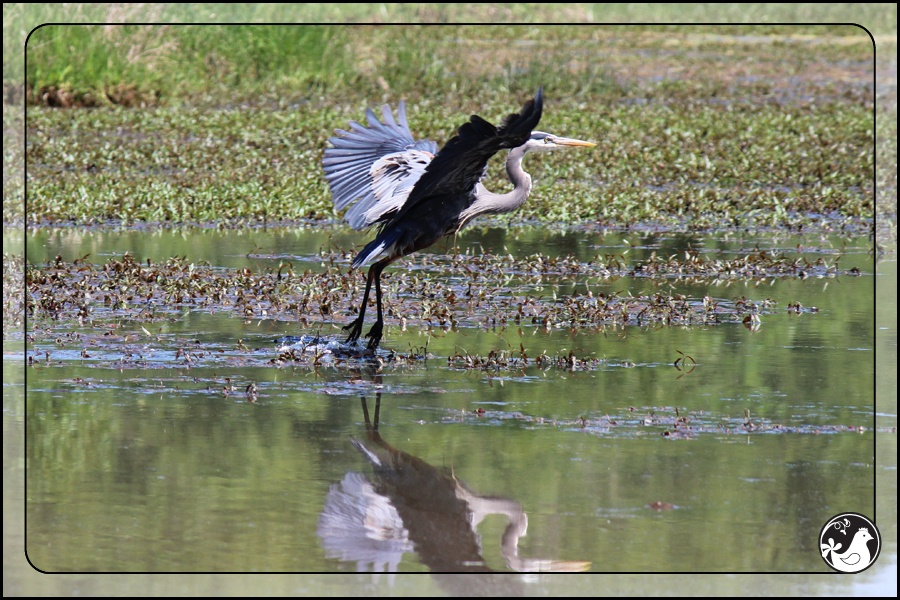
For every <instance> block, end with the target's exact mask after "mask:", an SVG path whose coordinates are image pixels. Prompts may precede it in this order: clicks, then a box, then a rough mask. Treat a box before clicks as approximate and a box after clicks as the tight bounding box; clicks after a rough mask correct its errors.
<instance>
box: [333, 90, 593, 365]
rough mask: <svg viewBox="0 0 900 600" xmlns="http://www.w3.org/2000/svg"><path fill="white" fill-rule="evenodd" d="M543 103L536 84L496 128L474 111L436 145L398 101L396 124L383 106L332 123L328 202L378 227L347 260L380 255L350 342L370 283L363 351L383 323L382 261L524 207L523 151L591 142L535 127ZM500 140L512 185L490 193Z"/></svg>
mask: <svg viewBox="0 0 900 600" xmlns="http://www.w3.org/2000/svg"><path fill="white" fill-rule="evenodd" d="M543 107H544V94H543V87H541V88H540V89H538V91H537V93H536V94H535V95H534V99H532V100H529V101H528V102H526V103H525V106H524V107H523V108H522V110H521V112H519V113H513V114H511V115H509V116H508V117H506V118H505V119H503V123H502V124H501V125H500V127H495V126H494V125H491V124H490V123H488V122H487V121H485V120H484V119H482V118H481V117H479V116H477V115H472V118H471V119H470V120H469V122H468V123H465V124H463V126H462V127H460V128H459V130H458V132H457V135H456V136H455V137H453V138H451V139H450V141H449V142H447V143H446V144H445V145H444V147H443V148H441V150H440V152H438V149H437V144H435V143H434V142H432V141H430V140H427V139H426V140H419V141H418V142H417V141H415V140H414V139H413V137H412V132H411V131H410V130H409V123H408V122H407V120H406V106H405V104H404V103H403V101H401V102H400V106H399V108H398V110H397V116H398V117H399V119H398V120H399V124H398V121H395V120H394V116H393V114H392V113H391V108H390V107H389V106H388V105H384V107H383V108H382V110H381V114H382V118H383V119H384V122H381V121H379V120H378V118H377V117H376V116H375V113H374V112H373V111H372V109H367V110H366V119H367V120H368V122H369V126H368V127H364V126H362V125H360V124H359V123H356V122H355V121H350V129H351V131H344V130H342V129H336V130H335V133H337V134H338V135H339V136H340V137H333V138H330V139H329V140H328V141H329V142H331V145H332V146H333V147H332V148H328V149H326V150H325V159H324V160H323V161H322V164H323V166H324V168H325V178H326V179H327V180H328V185H329V186H330V187H331V194H332V197H333V199H334V204H335V207H336V208H337V209H338V210H340V209H343V208H346V207H347V206H349V205H350V204H353V206H352V207H351V208H350V210H348V211H347V213H346V215H345V216H344V219H345V220H346V221H347V222H348V223H349V224H350V226H351V227H353V229H356V230H360V229H365V228H367V227H370V226H372V225H376V224H377V225H378V227H379V229H378V235H377V236H376V237H375V239H374V240H372V241H371V242H369V243H368V244H366V247H365V248H363V250H362V252H360V253H359V255H358V256H357V257H356V258H355V259H353V263H352V265H351V267H352V268H354V269H358V268H360V267H362V266H364V265H366V264H367V263H369V262H370V261H372V260H375V259H376V258H378V257H379V256H381V255H384V256H383V257H382V258H381V259H380V260H378V261H377V262H375V263H374V264H373V265H372V266H371V267H370V268H369V275H368V277H367V279H366V291H365V293H364V294H363V300H362V304H361V305H360V307H359V316H358V317H357V318H356V319H355V320H354V321H353V322H352V323H350V324H349V325H347V326H346V327H344V331H349V332H350V336H349V337H348V338H347V343H349V342H353V341H356V340H358V339H359V336H360V334H362V328H363V322H364V317H365V314H366V304H367V303H368V301H369V292H370V291H371V288H372V282H373V281H374V282H375V299H376V305H377V307H378V318H377V320H376V321H375V325H373V326H372V329H370V330H369V333H367V334H366V337H367V338H369V344H368V347H369V349H371V350H374V349H375V348H377V347H378V343H379V342H380V341H381V337H382V333H383V330H384V315H383V311H382V303H381V272H382V271H384V268H385V267H387V266H388V265H389V264H391V263H392V262H394V261H395V260H397V259H399V258H402V257H404V256H406V255H407V254H412V253H413V252H417V251H419V250H422V249H423V248H427V247H428V246H431V245H432V244H434V243H435V242H437V241H438V240H439V239H441V238H442V237H443V236H445V235H448V234H451V233H455V232H458V231H459V230H460V229H462V228H463V227H465V226H466V225H467V224H468V223H469V222H470V221H471V220H472V219H474V218H475V217H477V216H479V215H499V214H503V213H508V212H511V211H513V210H515V209H517V208H519V207H520V206H522V204H523V203H524V202H525V199H526V198H528V192H530V191H531V176H530V175H529V174H528V173H526V172H525V171H524V170H523V169H522V158H523V157H524V156H525V155H526V154H527V153H528V152H543V151H547V150H557V149H559V148H567V147H572V146H595V145H596V144H593V143H591V142H583V141H581V140H573V139H569V138H564V137H559V136H556V135H552V134H549V133H543V132H540V131H533V130H534V128H535V127H537V124H538V122H540V120H541V112H542V111H543ZM503 148H511V149H512V150H510V152H509V156H508V157H507V158H506V173H507V175H508V176H509V180H510V181H511V182H512V183H513V185H514V186H515V187H514V189H513V190H512V191H511V192H508V193H506V194H494V193H492V192H489V191H488V190H487V189H486V188H485V187H484V185H482V183H481V179H482V178H483V177H484V175H485V172H486V167H487V163H488V159H490V158H491V157H492V156H493V155H494V154H496V153H497V152H499V151H500V150H501V149H503Z"/></svg>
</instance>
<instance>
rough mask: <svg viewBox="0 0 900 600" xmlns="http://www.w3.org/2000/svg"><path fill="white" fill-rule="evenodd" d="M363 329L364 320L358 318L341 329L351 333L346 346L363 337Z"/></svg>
mask: <svg viewBox="0 0 900 600" xmlns="http://www.w3.org/2000/svg"><path fill="white" fill-rule="evenodd" d="M362 327H363V319H361V318H359V317H357V318H356V319H353V321H352V322H351V323H348V324H347V325H345V326H344V327H341V331H349V332H350V335H349V336H347V341H345V342H344V343H345V344H350V343H352V342H355V341H356V340H358V339H359V336H360V335H362Z"/></svg>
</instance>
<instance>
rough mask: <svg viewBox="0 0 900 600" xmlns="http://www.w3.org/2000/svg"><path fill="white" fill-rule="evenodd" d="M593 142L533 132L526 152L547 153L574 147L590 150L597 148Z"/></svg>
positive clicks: (526, 144)
mask: <svg viewBox="0 0 900 600" xmlns="http://www.w3.org/2000/svg"><path fill="white" fill-rule="evenodd" d="M596 145H597V144H595V143H593V142H585V141H582V140H575V139H572V138H565V137H560V136H558V135H553V134H552V133H544V132H543V131H532V132H531V138H529V140H528V141H527V142H525V146H524V147H525V152H547V151H550V150H560V149H562V148H572V147H574V146H583V147H586V148H590V147H593V146H596Z"/></svg>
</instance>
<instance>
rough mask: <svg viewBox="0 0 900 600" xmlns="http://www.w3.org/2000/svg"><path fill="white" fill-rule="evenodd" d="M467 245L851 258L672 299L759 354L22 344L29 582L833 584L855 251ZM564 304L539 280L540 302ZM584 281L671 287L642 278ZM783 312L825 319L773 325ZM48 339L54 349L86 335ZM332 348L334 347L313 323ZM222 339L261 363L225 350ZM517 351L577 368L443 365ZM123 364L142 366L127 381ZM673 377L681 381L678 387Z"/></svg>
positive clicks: (861, 300)
mask: <svg viewBox="0 0 900 600" xmlns="http://www.w3.org/2000/svg"><path fill="white" fill-rule="evenodd" d="M362 241H363V240H362V239H361V237H360V236H358V235H356V234H349V233H346V232H343V231H335V232H329V231H321V230H310V231H298V230H270V231H263V230H259V231H251V232H246V231H245V232H216V231H200V232H187V233H183V232H177V233H176V232H171V231H162V232H157V233H152V234H148V233H146V232H141V231H135V232H124V233H123V232H110V231H86V230H85V231H80V232H73V231H72V230H71V229H69V230H59V231H41V232H38V233H36V234H34V235H30V236H29V238H28V239H27V242H26V244H27V253H28V259H29V261H30V262H31V263H34V264H40V263H43V262H47V261H50V260H52V258H53V257H55V256H56V255H57V254H62V255H63V257H64V258H65V259H67V260H72V259H73V258H76V257H81V256H84V255H85V254H88V253H90V254H91V260H92V261H93V262H94V264H95V265H97V264H102V263H103V262H105V260H106V259H107V258H108V257H109V256H113V255H116V256H121V255H122V254H123V253H124V252H125V251H129V252H130V253H131V254H132V255H134V256H135V258H136V259H137V260H138V261H139V262H140V261H145V260H146V259H147V258H151V259H153V260H154V261H158V260H162V259H164V258H166V257H167V256H171V255H185V256H187V257H188V258H189V259H190V260H191V261H194V262H200V261H203V260H208V261H210V262H211V263H212V264H213V265H214V266H218V267H225V268H237V267H245V266H246V267H249V268H251V269H257V270H258V269H262V268H265V267H269V266H272V265H275V267H276V268H277V265H278V264H279V261H284V260H290V261H292V262H293V263H294V266H295V269H297V268H298V266H299V267H300V268H299V270H301V271H302V270H303V269H305V268H309V269H311V270H314V269H316V268H317V260H319V259H318V257H317V256H316V255H317V253H318V252H319V251H320V250H322V249H327V248H329V247H331V245H332V244H334V245H336V246H337V247H341V248H351V247H353V246H354V244H359V243H360V242H362ZM798 244H800V247H799V248H798ZM460 247H461V248H470V249H472V251H475V252H480V251H481V249H482V248H484V249H486V250H491V251H493V252H494V253H495V254H506V253H509V254H512V255H514V256H528V255H531V254H533V253H535V252H541V253H543V254H544V255H550V256H553V255H566V254H572V255H574V257H576V258H577V259H578V260H580V261H587V260H590V259H591V258H592V257H593V256H594V255H597V254H599V255H601V256H603V255H604V254H608V253H618V254H621V255H622V260H624V261H625V262H628V263H633V262H636V261H637V260H641V259H645V258H646V257H647V256H648V255H649V254H650V253H651V252H654V251H655V252H657V254H659V255H662V256H668V255H670V254H673V253H676V252H683V251H684V250H685V249H687V248H688V247H690V248H694V249H697V250H700V251H701V252H703V251H712V250H722V251H723V254H722V256H724V257H725V258H733V257H734V256H740V255H742V254H746V253H748V252H750V251H752V250H754V249H755V248H757V247H759V248H763V249H767V250H773V251H784V252H785V253H786V254H789V255H791V253H793V254H792V255H798V256H799V255H800V254H801V252H802V255H803V256H805V257H806V258H807V259H808V260H810V261H814V260H815V259H816V258H817V257H823V258H824V259H825V260H827V261H829V262H832V261H833V260H834V257H835V255H836V254H837V253H840V254H841V255H842V258H841V262H840V266H841V268H842V269H850V268H851V267H856V268H858V269H859V270H860V271H861V272H862V275H861V276H858V277H853V276H841V277H838V278H822V279H816V278H808V279H805V280H801V279H799V278H778V277H776V278H767V279H765V280H763V281H761V282H760V281H749V282H744V281H736V282H732V283H731V284H730V285H728V286H725V285H718V286H716V285H713V284H711V283H710V282H708V281H705V282H697V283H691V282H688V283H684V282H679V283H673V287H672V288H669V287H668V286H665V292H666V293H669V294H672V293H680V294H684V295H686V296H687V297H688V298H691V299H695V300H696V299H702V298H703V297H704V296H706V295H709V296H712V297H713V298H716V299H721V300H722V301H730V300H731V299H733V298H734V297H741V296H744V297H746V298H748V299H751V300H754V301H762V300H764V299H767V298H768V299H771V300H773V301H775V302H777V304H776V305H774V308H773V309H772V310H771V311H770V312H768V313H767V314H763V315H762V316H761V324H760V327H759V328H758V329H757V330H751V329H749V328H747V327H745V326H743V325H742V324H741V323H724V324H720V325H717V326H704V327H693V328H681V327H663V326H652V327H637V326H627V327H625V328H624V329H618V330H609V331H607V332H605V333H584V332H580V333H579V332H576V333H575V334H574V335H573V333H572V332H570V331H569V330H553V329H551V330H550V331H546V330H543V329H540V328H538V327H537V326H534V325H531V324H528V325H525V324H523V325H522V326H521V327H508V328H493V329H491V328H475V327H463V328H461V329H460V330H459V331H455V332H454V331H451V332H449V333H446V334H445V333H443V332H440V331H439V330H438V331H437V332H432V333H431V334H427V333H425V332H423V331H422V330H421V329H420V328H417V327H407V329H406V331H401V330H400V328H399V327H398V326H396V324H392V323H390V322H389V328H388V331H387V335H386V339H385V342H384V345H385V346H389V347H391V348H393V349H394V350H396V351H397V352H399V353H410V352H412V351H413V349H416V348H423V347H425V346H426V344H427V351H428V353H429V354H430V357H429V359H428V360H424V361H414V362H410V363H408V364H403V365H398V366H392V365H386V366H384V367H383V368H382V369H381V370H380V372H379V371H378V370H377V369H376V368H374V367H371V366H367V365H365V364H363V363H359V364H358V365H354V366H353V367H352V368H345V367H341V368H335V367H333V366H329V365H324V366H321V367H319V368H307V367H301V366H297V365H293V366H292V365H290V364H288V365H284V366H273V365H271V364H269V363H268V361H269V360H270V359H272V358H274V357H275V355H276V350H275V347H276V345H275V344H274V343H273V340H274V339H275V338H277V337H280V336H283V335H300V334H312V333H316V332H317V331H314V330H300V329H299V326H298V325H297V324H296V323H290V322H281V321H258V320H255V321H252V322H242V321H241V320H240V319H239V318H236V317H234V316H233V315H229V314H228V313H226V312H220V313H216V314H209V313H208V312H205V311H188V310H185V311H183V312H182V315H181V317H180V318H178V319H175V320H173V321H170V322H167V323H165V324H164V328H163V329H162V330H161V334H160V335H159V336H156V337H148V336H146V335H140V332H141V328H142V324H141V323H137V322H124V323H120V324H119V325H120V327H119V330H118V333H120V334H123V335H124V334H127V333H128V332H134V333H136V334H138V335H136V336H135V339H136V341H134V342H133V343H130V344H109V345H107V346H104V345H102V344H101V345H99V346H97V347H92V348H91V351H90V352H89V356H88V357H84V356H82V355H81V353H80V347H79V345H78V344H77V343H74V342H70V341H65V340H62V341H61V342H60V343H50V342H40V343H28V344H25V345H24V349H25V351H26V353H27V354H28V355H30V356H34V357H38V359H39V360H38V364H37V365H34V366H31V367H29V368H28V369H27V370H26V377H27V383H26V384H25V386H26V389H27V405H25V406H17V407H16V409H15V410H16V415H18V416H24V419H25V433H26V438H25V458H26V466H27V470H26V473H25V480H26V497H25V500H26V514H25V517H26V528H27V530H26V531H27V537H26V544H27V552H28V557H29V559H30V560H31V562H32V563H33V564H34V565H35V566H37V567H38V568H40V569H42V570H45V571H52V572H64V571H115V572H123V571H129V572H135V571H152V572H157V571H179V572H181V571H196V572H207V571H238V572H245V571H282V572H283V571H290V572H294V571H316V572H330V571H340V572H355V571H358V570H359V571H376V572H377V571H384V570H389V571H394V570H396V571H448V570H453V571H455V570H470V571H482V572H490V571H501V572H509V571H536V570H542V571H548V570H557V571H569V570H584V569H587V570H591V571H603V572H635V571H636V572H709V571H715V572H726V573H727V572H745V573H749V572H810V573H815V572H827V571H828V569H827V567H826V566H825V565H824V563H823V562H822V560H821V558H820V557H819V554H818V551H817V546H818V533H819V530H820V528H821V527H822V525H824V524H825V522H826V521H827V520H828V519H829V518H830V517H832V516H833V515H835V514H837V513H838V512H842V511H856V512H861V513H863V514H866V515H869V516H872V515H874V513H875V486H874V481H875V479H874V478H875V474H876V470H875V452H876V450H875V448H876V442H875V435H873V429H874V428H875V426H876V423H875V417H874V414H875V387H874V385H873V369H874V365H875V347H876V336H875V333H876V328H875V315H874V303H873V298H874V295H875V279H876V276H875V272H876V267H875V264H874V260H873V258H872V257H871V256H870V255H869V253H868V241H867V240H864V239H860V240H855V241H854V242H853V243H849V244H845V243H844V242H843V241H842V240H840V239H839V238H833V239H831V238H828V237H817V238H814V239H813V238H810V237H796V238H794V237H781V238H777V239H773V238H772V237H771V236H768V237H766V236H759V237H745V238H740V237H736V236H734V235H732V236H723V235H721V234H719V235H712V234H710V235H690V236H687V235H680V234H674V233H672V234H670V233H622V232H611V233H605V234H604V233H586V232H567V233H560V232H548V231H546V230H540V229H523V230H520V231H516V232H513V233H507V232H504V231H503V230H500V229H488V230H485V231H482V232H473V233H471V234H469V235H467V236H465V237H464V238H461V241H460ZM223 250H224V251H223ZM439 252H440V251H439ZM892 272H893V273H894V275H893V277H894V279H893V281H894V282H896V279H895V277H896V272H895V268H892ZM435 276H437V277H439V276H440V274H439V273H438V274H436V275H435ZM580 284H581V282H579V281H572V280H562V279H561V280H558V281H555V280H546V279H545V280H544V282H543V283H542V285H543V287H544V288H545V289H544V290H543V293H545V294H551V293H554V292H555V293H557V294H559V295H560V296H564V295H566V294H571V293H573V290H574V289H575V288H577V286H579V285H580ZM591 285H592V286H593V287H594V289H596V290H606V291H608V292H609V291H619V290H621V291H622V292H623V293H624V292H625V291H630V292H631V293H633V294H635V295H637V294H639V293H647V292H648V291H649V290H653V289H661V288H660V287H659V286H660V284H659V283H658V282H653V281H649V280H647V279H637V278H621V279H619V280H616V281H600V282H597V283H592V284H591ZM654 286H655V287H654ZM894 286H896V283H894ZM894 289H896V287H894ZM529 293H534V292H533V291H529ZM792 302H799V303H801V304H802V305H803V306H804V307H816V308H818V312H805V313H801V314H789V313H788V311H787V309H786V307H787V305H788V304H789V303H792ZM894 318H895V317H894ZM893 323H894V325H893V329H892V332H893V336H894V337H893V340H894V341H893V344H894V346H893V347H894V349H895V348H896V326H895V325H896V321H893ZM32 325H33V324H32ZM38 325H39V326H40V327H41V328H50V329H52V330H53V332H54V333H55V334H57V335H59V336H61V337H64V336H65V335H66V334H67V333H71V332H73V331H79V332H81V333H82V334H89V332H90V330H91V328H90V326H88V325H85V326H80V325H78V324H77V323H73V322H61V321H60V322H51V321H46V320H43V321H41V322H40V323H39V324H38ZM95 325H96V324H95ZM159 327H160V325H158V324H154V325H153V326H152V327H151V330H152V331H153V332H154V334H155V333H156V332H157V330H158V329H159ZM888 329H890V324H889V325H888ZM321 333H323V334H324V335H327V336H334V337H337V335H338V333H339V331H338V330H337V329H336V328H332V327H330V326H329V324H328V323H323V325H322V329H321ZM239 339H240V340H243V342H242V344H243V345H244V346H246V347H247V348H250V349H252V351H238V350H237V349H236V348H237V340H239ZM184 340H199V341H200V343H201V345H202V347H203V348H204V349H205V350H209V351H210V352H209V353H208V354H207V355H206V356H205V357H203V358H202V359H199V360H197V361H196V362H195V363H193V364H194V366H191V367H187V366H185V365H184V360H182V359H180V358H179V356H178V355H177V353H176V348H177V347H180V346H179V344H182V343H183V341H184ZM888 345H890V341H888ZM520 348H525V349H526V351H527V354H528V356H531V357H534V356H537V355H540V354H541V353H546V354H547V355H549V356H557V355H559V356H565V355H567V354H568V352H570V351H573V350H574V351H576V352H577V355H578V356H581V357H590V358H592V359H594V362H593V363H591V365H590V366H589V367H585V368H580V369H576V370H571V369H565V368H557V367H549V368H538V367H537V366H534V365H533V364H530V365H528V366H526V367H524V368H510V369H496V370H488V371H484V370H481V369H465V368H461V367H460V366H459V365H448V358H449V357H451V356H454V355H458V354H463V353H470V354H472V355H475V354H479V355H487V354H488V353H489V352H490V351H491V350H504V351H510V352H512V354H513V355H515V356H518V355H519V353H520ZM22 349H23V344H22V342H21V340H19V341H17V340H16V339H12V340H7V341H6V342H5V348H4V357H5V361H4V379H5V380H6V381H7V386H21V385H22V383H20V382H19V383H16V382H14V381H12V380H11V378H10V377H7V375H8V374H9V375H12V372H11V368H12V367H11V365H12V364H14V363H19V364H21V363H20V361H21V360H22V359H23V353H22ZM895 351H896V350H894V352H895ZM123 352H131V353H139V354H140V357H141V361H140V364H141V365H142V367H141V368H135V367H134V364H135V361H134V360H123V357H122V355H123ZM47 354H49V356H50V358H51V363H50V365H49V366H47V365H46V364H43V363H42V361H41V359H43V358H44V357H45V356H46V355H47ZM684 355H689V356H690V357H691V358H692V360H693V361H694V362H695V363H696V365H695V366H694V365H691V366H692V367H693V368H690V369H687V370H685V369H681V370H679V369H677V368H676V367H675V366H673V363H675V362H676V360H678V359H679V358H680V357H682V356H684ZM250 383H252V384H254V385H255V386H256V392H257V401H256V402H255V403H251V402H248V394H247V393H246V391H245V390H246V387H247V386H248V384H250ZM676 409H677V412H676ZM376 411H377V413H376ZM879 412H880V413H881V414H882V415H884V417H885V420H884V421H880V422H879V423H878V425H879V426H880V427H882V428H883V429H884V428H889V427H892V426H895V425H896V396H894V403H893V405H892V406H879ZM9 417H10V415H8V414H7V415H6V416H5V419H6V418H9ZM376 417H377V430H376V429H375V428H374V427H372V425H375V423H376ZM682 419H683V420H682ZM367 422H368V424H369V425H370V426H369V427H367ZM882 436H883V437H887V436H891V437H890V439H891V440H895V437H893V434H890V433H886V434H882ZM891 445H892V446H893V448H894V450H893V452H896V442H895V441H891V442H890V444H888V451H890V447H891ZM883 448H884V446H883V445H880V446H879V452H882V451H883V450H882V449H883ZM893 481H894V483H893V486H894V492H893V493H894V494H896V479H895V478H894V480H893ZM881 493H882V490H879V494H881ZM888 493H889V494H890V490H888ZM894 497H895V496H894ZM879 508H881V505H879ZM892 511H893V517H892V518H893V522H894V523H895V522H896V505H894V506H893V509H892ZM884 516H888V515H884ZM882 518H883V515H882V513H879V521H881V519H882ZM888 518H891V517H889V516H888ZM473 523H474V526H473ZM526 525H527V526H526ZM882 531H883V532H884V528H882ZM86 549H89V550H86ZM889 555H893V556H896V547H895V546H894V547H893V549H890V548H885V550H883V555H882V559H883V560H882V562H884V563H885V564H887V563H888V561H889V560H893V561H894V563H895V560H896V559H895V558H894V559H888V556H889ZM876 567H877V565H876ZM870 571H872V572H874V570H870ZM446 589H449V588H446Z"/></svg>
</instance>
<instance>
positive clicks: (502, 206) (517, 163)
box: [457, 146, 531, 231]
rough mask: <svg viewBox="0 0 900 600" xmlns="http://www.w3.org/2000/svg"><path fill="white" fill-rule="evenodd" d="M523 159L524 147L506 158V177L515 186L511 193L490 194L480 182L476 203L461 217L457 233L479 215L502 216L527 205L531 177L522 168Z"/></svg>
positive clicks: (514, 149)
mask: <svg viewBox="0 0 900 600" xmlns="http://www.w3.org/2000/svg"><path fill="white" fill-rule="evenodd" d="M523 158H525V147H524V146H519V147H518V148H513V149H512V150H510V151H509V156H507V157H506V175H507V177H509V181H510V183H512V184H513V186H514V187H513V190H512V191H511V192H507V193H506V194H495V193H493V192H489V191H488V190H487V188H485V187H484V186H483V185H482V184H481V183H480V182H479V183H478V184H477V185H476V186H475V202H473V203H472V205H471V206H469V208H467V209H466V210H464V211H463V212H462V213H461V214H460V215H459V218H460V224H459V227H458V228H457V231H459V230H460V229H462V228H463V227H465V226H466V225H467V224H468V223H469V221H471V220H472V219H474V218H475V217H477V216H479V215H502V214H505V213H509V212H512V211H514V210H516V209H517V208H519V207H520V206H522V205H523V204H525V200H527V199H528V194H529V193H530V192H531V175H529V174H528V173H526V172H525V169H523V168H522V159H523Z"/></svg>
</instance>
